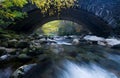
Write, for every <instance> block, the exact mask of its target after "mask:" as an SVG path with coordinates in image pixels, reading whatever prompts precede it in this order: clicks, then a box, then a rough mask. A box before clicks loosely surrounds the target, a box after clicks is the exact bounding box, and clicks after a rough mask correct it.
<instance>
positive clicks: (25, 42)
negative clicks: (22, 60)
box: [16, 41, 30, 48]
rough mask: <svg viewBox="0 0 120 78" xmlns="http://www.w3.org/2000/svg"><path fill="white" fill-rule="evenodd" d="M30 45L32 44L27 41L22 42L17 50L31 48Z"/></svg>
mask: <svg viewBox="0 0 120 78" xmlns="http://www.w3.org/2000/svg"><path fill="white" fill-rule="evenodd" d="M29 45H30V43H29V42H27V41H20V42H19V43H18V44H17V45H16V47H17V48H27V47H29Z"/></svg>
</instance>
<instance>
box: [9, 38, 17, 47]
mask: <svg viewBox="0 0 120 78" xmlns="http://www.w3.org/2000/svg"><path fill="white" fill-rule="evenodd" d="M17 43H18V40H16V39H13V40H9V41H8V48H16V44H17Z"/></svg>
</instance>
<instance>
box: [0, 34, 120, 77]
mask: <svg viewBox="0 0 120 78" xmlns="http://www.w3.org/2000/svg"><path fill="white" fill-rule="evenodd" d="M113 43H114V44H113ZM119 47H120V41H119V39H115V38H109V39H105V38H101V37H97V36H92V35H91V36H90V35H86V36H75V35H74V36H53V37H48V36H45V35H37V34H31V35H29V36H27V35H24V36H23V35H22V36H19V37H18V36H17V37H9V36H7V37H6V36H5V37H3V38H1V39H0V64H1V65H0V78H9V77H12V78H24V76H25V78H33V76H35V75H36V74H35V72H34V71H40V72H39V73H37V75H38V76H40V78H59V77H55V76H53V75H52V74H50V73H49V72H50V71H51V72H53V71H52V69H54V70H57V69H56V68H54V66H56V65H57V66H60V65H63V64H61V61H64V60H65V59H67V60H71V61H74V62H75V63H80V64H84V63H87V64H88V63H94V64H96V65H99V66H100V67H101V68H103V69H104V70H107V71H109V72H111V73H114V74H115V75H116V78H117V76H118V78H119V77H120V69H119V67H120V61H119V60H120V52H119V51H120V48H119ZM38 66H39V67H38ZM60 67H61V66H60ZM36 68H39V69H40V70H37V69H36ZM50 69H51V70H50ZM31 71H32V72H34V73H33V76H31V77H30V76H28V75H29V73H31ZM31 74H32V73H31ZM53 74H54V72H53ZM46 75H48V76H46ZM38 76H37V77H36V76H35V77H34V78H39V77H38ZM60 78H61V77H60ZM63 78H66V77H63ZM87 78H89V77H87ZM93 78H94V77H93ZM102 78H105V77H104V76H103V77H102ZM106 78H115V77H106Z"/></svg>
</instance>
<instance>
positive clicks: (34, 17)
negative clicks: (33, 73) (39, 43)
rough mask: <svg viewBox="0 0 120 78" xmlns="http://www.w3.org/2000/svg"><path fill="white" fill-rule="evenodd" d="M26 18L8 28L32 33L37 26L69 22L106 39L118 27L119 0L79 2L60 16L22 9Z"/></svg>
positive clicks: (87, 0) (31, 8) (27, 7)
mask: <svg viewBox="0 0 120 78" xmlns="http://www.w3.org/2000/svg"><path fill="white" fill-rule="evenodd" d="M23 12H28V17H27V18H25V19H24V20H21V21H18V22H17V24H16V26H9V29H14V30H15V31H18V32H25V33H29V32H33V31H34V30H35V29H36V28H38V27H39V26H42V25H43V24H44V23H46V22H49V21H52V20H70V21H73V22H76V23H78V24H81V25H83V26H84V27H85V28H88V29H89V30H90V31H91V32H92V33H93V34H95V35H98V36H103V37H107V36H109V35H112V34H114V30H115V29H116V28H118V27H119V24H118V23H119V22H120V21H119V20H120V0H79V1H78V3H77V5H75V6H74V7H73V8H68V9H63V10H62V11H61V14H60V16H58V15H57V14H54V15H53V16H49V15H47V14H46V15H45V16H44V15H43V14H42V13H41V12H40V10H39V9H38V8H36V7H35V6H34V5H31V4H28V5H26V6H25V7H24V8H23Z"/></svg>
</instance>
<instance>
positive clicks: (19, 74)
mask: <svg viewBox="0 0 120 78" xmlns="http://www.w3.org/2000/svg"><path fill="white" fill-rule="evenodd" d="M36 65H37V64H36V63H35V64H29V65H24V66H21V67H19V68H18V69H17V70H16V71H15V72H14V73H13V74H12V76H11V78H23V77H24V74H25V73H27V72H28V71H29V70H30V69H31V68H33V67H34V66H36Z"/></svg>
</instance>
